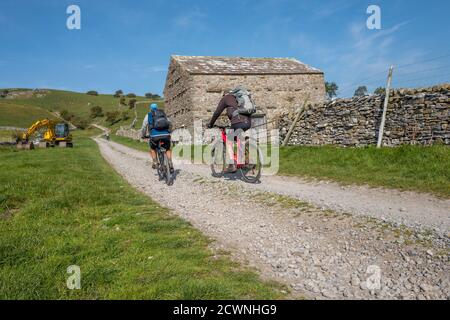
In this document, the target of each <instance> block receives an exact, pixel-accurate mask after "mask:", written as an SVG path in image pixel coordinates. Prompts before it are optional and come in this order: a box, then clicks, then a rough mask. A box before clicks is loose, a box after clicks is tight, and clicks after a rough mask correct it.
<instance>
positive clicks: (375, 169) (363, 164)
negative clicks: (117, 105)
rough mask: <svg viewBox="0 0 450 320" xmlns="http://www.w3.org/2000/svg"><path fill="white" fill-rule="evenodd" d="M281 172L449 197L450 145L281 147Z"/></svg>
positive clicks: (127, 142)
mask: <svg viewBox="0 0 450 320" xmlns="http://www.w3.org/2000/svg"><path fill="white" fill-rule="evenodd" d="M111 139H112V140H113V141H116V142H119V143H122V144H124V145H126V146H129V147H132V148H135V149H138V150H141V151H147V149H148V147H147V145H146V144H145V143H140V142H138V141H134V140H131V139H129V138H124V137H118V136H115V135H112V136H111ZM278 174H279V175H288V176H299V177H303V178H313V179H325V180H331V181H337V182H339V183H343V184H358V185H370V186H372V187H386V188H395V189H400V190H411V191H418V192H428V193H432V194H435V195H437V196H439V197H443V198H450V148H449V147H448V146H431V147H422V146H402V147H398V148H382V149H376V148H375V147H369V148H338V147H331V146H324V147H303V146H295V147H285V148H280V170H279V172H278Z"/></svg>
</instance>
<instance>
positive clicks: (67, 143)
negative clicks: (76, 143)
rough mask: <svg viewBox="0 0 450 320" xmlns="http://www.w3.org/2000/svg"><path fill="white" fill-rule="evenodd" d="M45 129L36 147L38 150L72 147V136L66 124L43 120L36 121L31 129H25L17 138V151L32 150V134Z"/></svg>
mask: <svg viewBox="0 0 450 320" xmlns="http://www.w3.org/2000/svg"><path fill="white" fill-rule="evenodd" d="M42 128H45V129H47V130H46V131H45V132H44V134H43V136H42V138H41V139H40V140H39V142H38V145H39V147H40V148H48V147H54V146H59V147H63V148H66V147H69V148H72V147H73V142H72V135H71V134H70V131H69V125H68V124H67V123H58V122H56V121H54V120H49V119H44V120H39V121H36V122H35V123H34V124H33V125H32V126H31V127H29V128H28V129H27V131H25V132H24V133H22V135H21V136H20V137H19V139H18V141H17V148H18V149H28V150H31V149H34V143H33V141H30V138H31V136H32V135H33V134H35V133H36V132H38V131H39V130H40V129H42Z"/></svg>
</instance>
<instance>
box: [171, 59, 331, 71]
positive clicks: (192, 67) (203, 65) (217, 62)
mask: <svg viewBox="0 0 450 320" xmlns="http://www.w3.org/2000/svg"><path fill="white" fill-rule="evenodd" d="M172 59H174V60H175V61H176V62H178V63H179V64H180V65H181V67H182V68H183V69H184V70H186V71H187V72H189V73H190V74H199V75H200V74H204V75H222V74H223V75H262V74H267V75H278V74H283V75H286V74H323V72H322V71H320V70H318V69H316V68H313V67H311V66H308V65H306V64H304V63H302V62H300V61H298V60H296V59H293V58H242V57H206V56H172Z"/></svg>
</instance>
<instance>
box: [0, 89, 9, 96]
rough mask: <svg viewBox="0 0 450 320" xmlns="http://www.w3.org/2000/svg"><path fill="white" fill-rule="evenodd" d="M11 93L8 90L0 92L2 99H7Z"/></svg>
mask: <svg viewBox="0 0 450 320" xmlns="http://www.w3.org/2000/svg"><path fill="white" fill-rule="evenodd" d="M8 93H9V91H8V90H6V89H5V90H2V91H1V92H0V98H6V97H7V96H8Z"/></svg>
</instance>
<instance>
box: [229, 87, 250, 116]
mask: <svg viewBox="0 0 450 320" xmlns="http://www.w3.org/2000/svg"><path fill="white" fill-rule="evenodd" d="M230 94H231V95H233V96H234V97H235V98H236V101H237V103H238V108H237V110H236V111H235V113H236V114H233V115H234V116H237V115H239V114H242V115H245V116H251V115H252V114H254V113H255V112H256V105H255V103H254V102H253V100H252V97H251V95H250V92H248V90H247V89H246V88H245V87H237V88H236V89H234V90H232V91H231V92H230Z"/></svg>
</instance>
